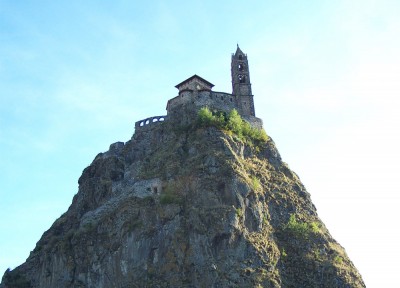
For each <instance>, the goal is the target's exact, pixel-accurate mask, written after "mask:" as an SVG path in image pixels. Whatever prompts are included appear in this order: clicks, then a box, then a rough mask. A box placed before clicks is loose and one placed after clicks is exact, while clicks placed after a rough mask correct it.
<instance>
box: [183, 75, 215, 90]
mask: <svg viewBox="0 0 400 288" xmlns="http://www.w3.org/2000/svg"><path fill="white" fill-rule="evenodd" d="M193 79H198V80H199V81H200V82H203V83H204V84H206V85H207V86H210V88H212V87H214V84H212V83H210V82H208V81H207V80H206V79H204V78H201V77H200V76H198V75H196V74H194V75H193V76H192V77H190V78H188V79H186V80H185V81H182V82H181V83H179V84H178V85H176V86H175V88H178V89H179V87H181V86H182V85H183V84H185V83H187V82H189V81H191V80H193Z"/></svg>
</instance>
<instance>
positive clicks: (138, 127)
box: [135, 116, 168, 131]
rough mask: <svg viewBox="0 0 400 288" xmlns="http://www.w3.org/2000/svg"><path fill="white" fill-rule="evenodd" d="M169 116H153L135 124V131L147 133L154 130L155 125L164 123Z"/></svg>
mask: <svg viewBox="0 0 400 288" xmlns="http://www.w3.org/2000/svg"><path fill="white" fill-rule="evenodd" d="M167 119H168V116H153V117H149V118H146V119H143V120H140V121H137V122H136V123H135V131H145V130H149V129H151V128H153V127H154V126H155V125H157V124H160V123H163V122H164V121H166V120H167Z"/></svg>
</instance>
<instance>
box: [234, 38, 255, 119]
mask: <svg viewBox="0 0 400 288" xmlns="http://www.w3.org/2000/svg"><path fill="white" fill-rule="evenodd" d="M231 74H232V94H233V95H235V96H236V101H237V106H238V108H239V109H238V110H239V111H238V112H239V113H240V114H242V115H250V116H255V112H254V101H253V94H252V92H251V83H250V72H249V63H248V61H247V55H246V54H244V53H243V52H242V50H240V48H239V45H237V49H236V52H235V54H232V62H231Z"/></svg>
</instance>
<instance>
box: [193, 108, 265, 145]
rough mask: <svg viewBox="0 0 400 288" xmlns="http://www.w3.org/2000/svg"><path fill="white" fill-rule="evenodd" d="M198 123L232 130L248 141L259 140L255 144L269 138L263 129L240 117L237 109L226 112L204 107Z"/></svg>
mask: <svg viewBox="0 0 400 288" xmlns="http://www.w3.org/2000/svg"><path fill="white" fill-rule="evenodd" d="M198 125H199V126H200V127H209V126H214V127H217V128H219V129H222V130H225V131H229V132H232V133H234V134H235V135H236V136H238V138H239V139H241V140H242V141H245V142H247V143H253V142H257V143H255V144H259V143H260V142H265V141H267V140H268V136H267V134H266V133H265V131H264V130H263V129H257V128H253V127H251V125H250V124H249V123H248V122H246V121H245V120H243V119H242V117H240V115H239V113H238V112H237V110H236V109H232V110H231V111H230V112H229V114H226V113H225V112H222V111H210V109H208V107H203V108H201V109H200V110H199V112H198ZM253 144H254V143H253Z"/></svg>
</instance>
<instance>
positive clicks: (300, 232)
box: [284, 214, 320, 239]
mask: <svg viewBox="0 0 400 288" xmlns="http://www.w3.org/2000/svg"><path fill="white" fill-rule="evenodd" d="M284 229H285V230H286V231H289V232H290V233H292V234H294V236H296V237H298V238H303V239H308V238H309V237H310V235H312V234H318V233H320V228H319V225H318V222H311V223H307V222H298V221H297V220H296V216H295V215H294V214H292V215H290V218H289V221H288V223H287V224H286V225H285V227H284Z"/></svg>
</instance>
